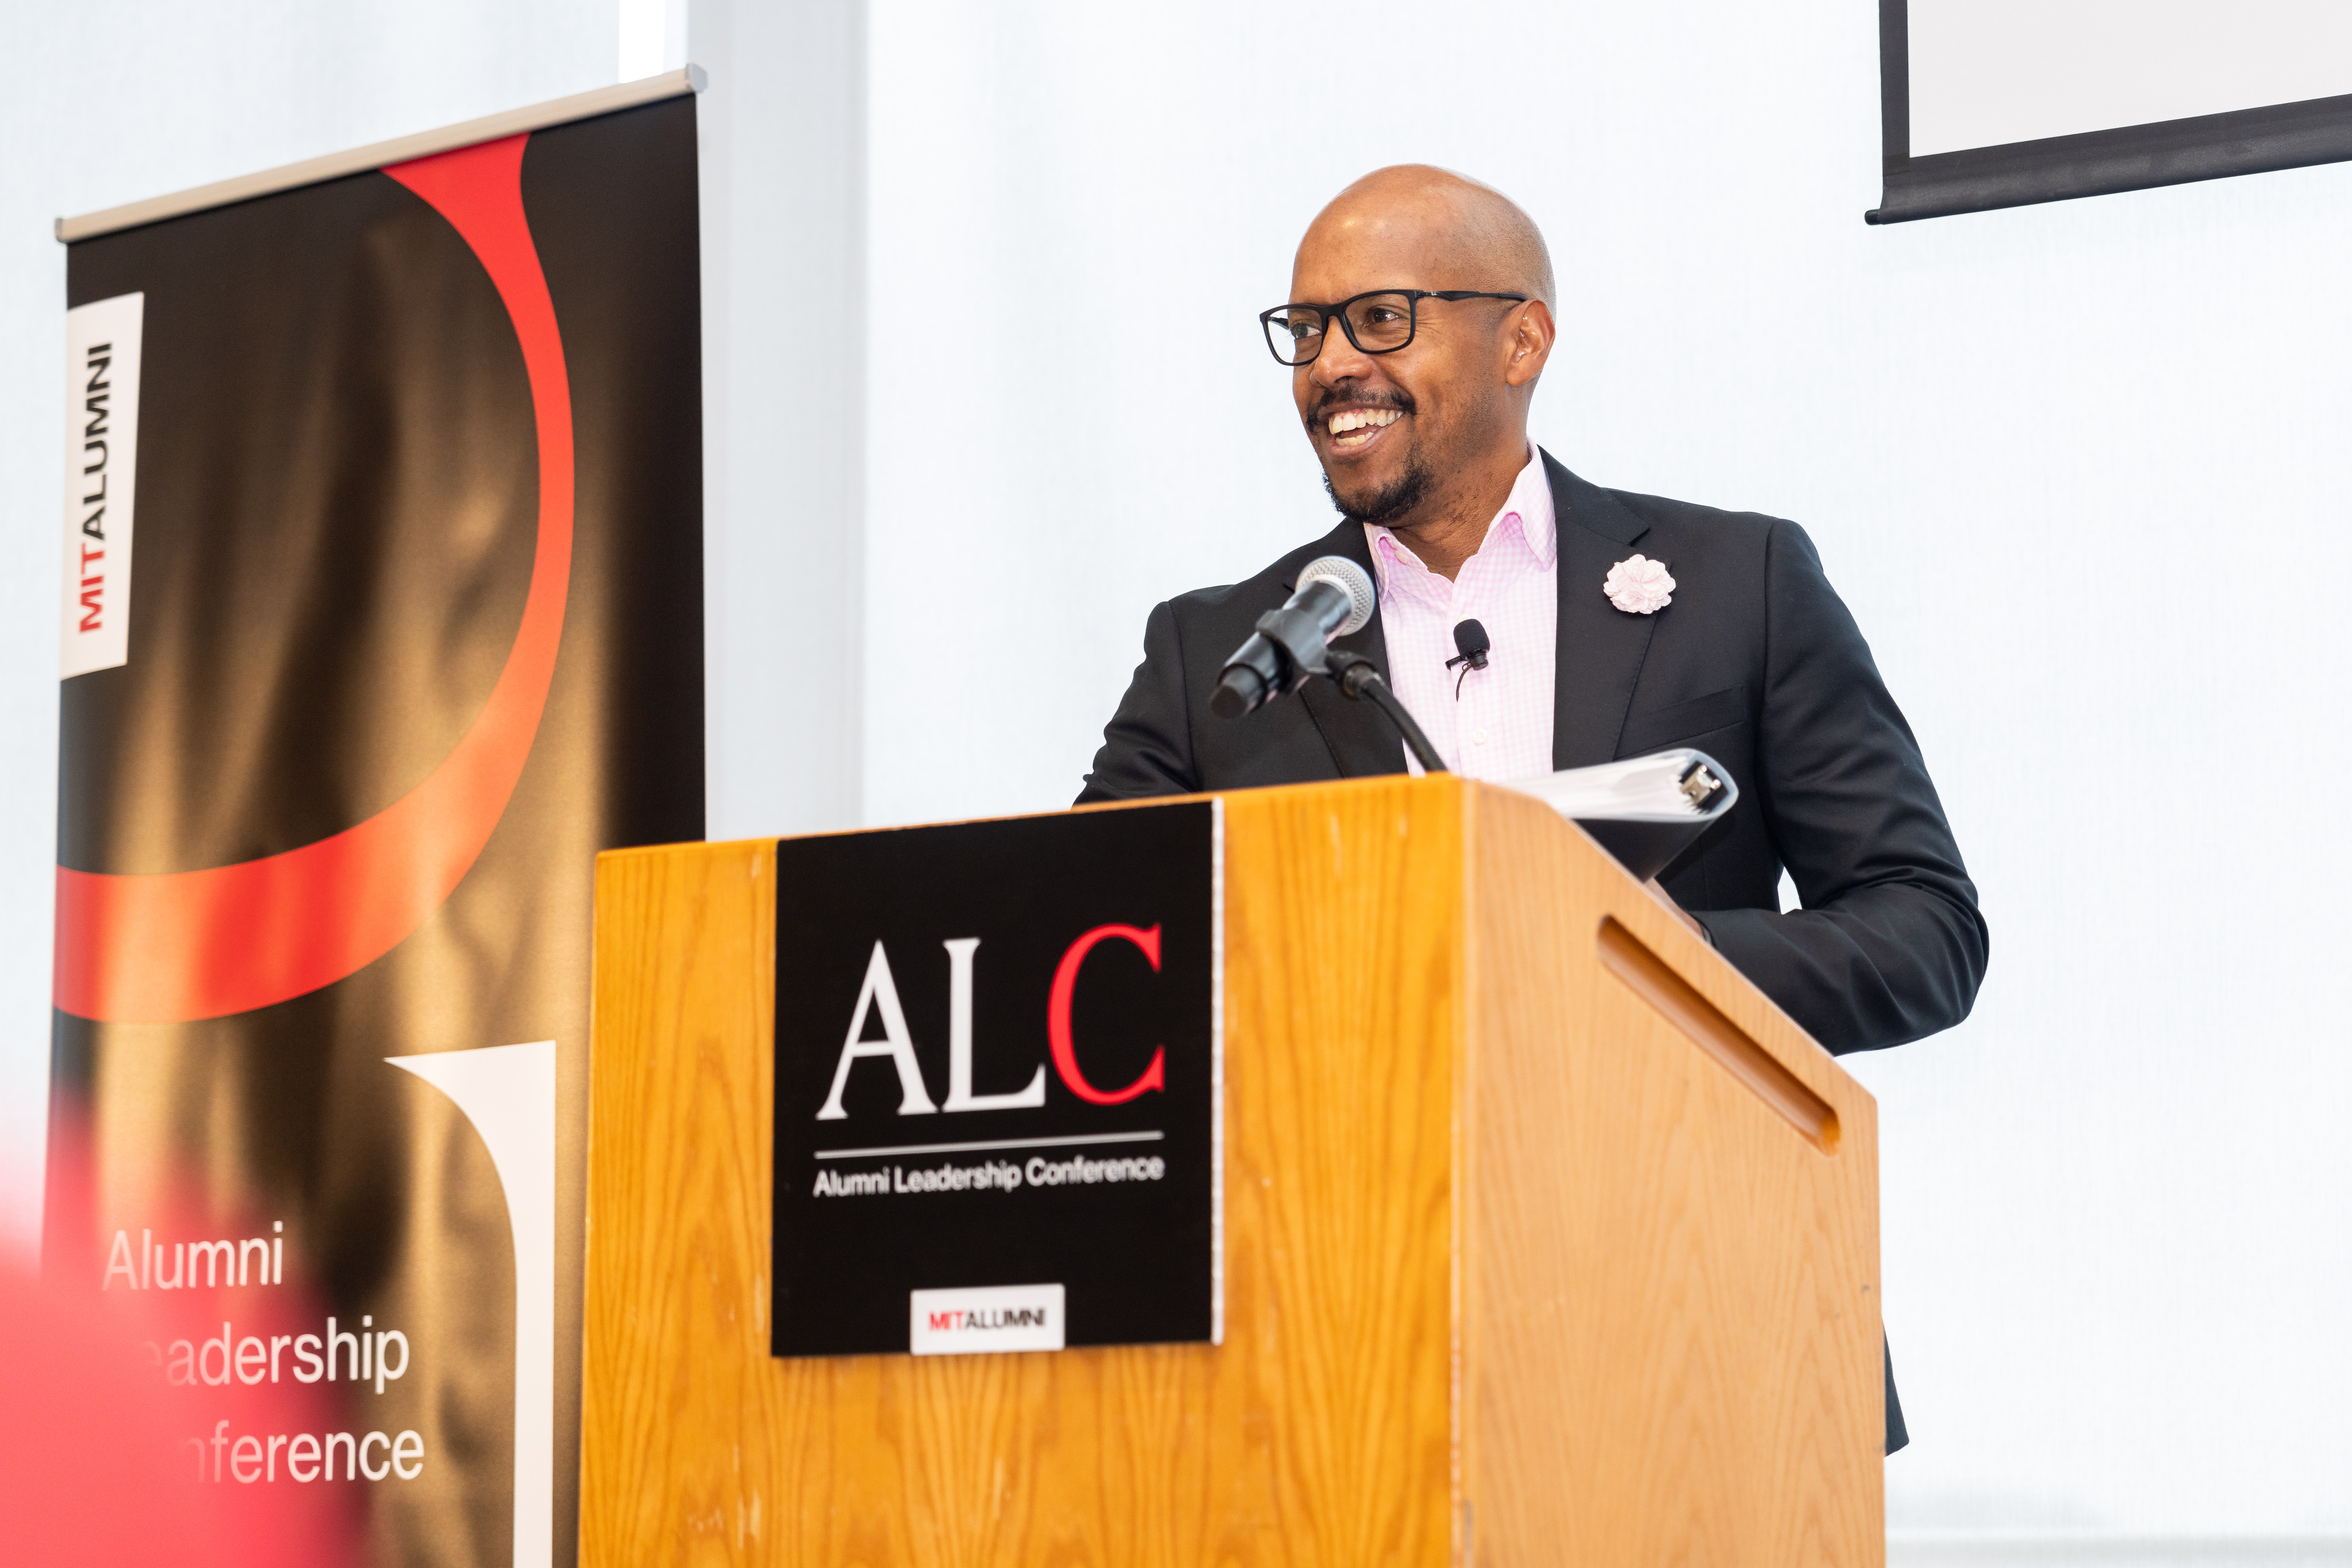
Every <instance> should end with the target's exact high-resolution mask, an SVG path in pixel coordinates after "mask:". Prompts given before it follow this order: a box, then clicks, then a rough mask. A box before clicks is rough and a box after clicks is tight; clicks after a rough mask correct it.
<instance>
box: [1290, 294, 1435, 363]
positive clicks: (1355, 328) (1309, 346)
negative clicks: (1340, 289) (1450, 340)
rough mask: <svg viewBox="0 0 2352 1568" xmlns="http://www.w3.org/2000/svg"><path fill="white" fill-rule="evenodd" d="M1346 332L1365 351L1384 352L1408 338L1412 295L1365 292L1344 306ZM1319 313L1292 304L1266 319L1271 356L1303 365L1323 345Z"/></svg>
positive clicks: (1321, 323)
mask: <svg viewBox="0 0 2352 1568" xmlns="http://www.w3.org/2000/svg"><path fill="white" fill-rule="evenodd" d="M1347 315H1348V321H1347V325H1348V328H1349V332H1348V335H1349V337H1350V338H1351V339H1353V340H1354V342H1355V344H1356V346H1357V347H1358V348H1360V349H1361V350H1363V351H1364V352H1365V353H1372V354H1377V353H1389V352H1390V351H1391V350H1394V349H1401V348H1402V347H1404V345H1405V344H1406V343H1408V342H1412V296H1410V295H1407V294H1367V295H1365V296H1364V297H1363V298H1362V299H1360V300H1349V302H1348V307H1347ZM1325 325H1326V323H1325V321H1324V315H1323V312H1322V311H1320V310H1316V309H1314V308H1313V307H1311V306H1292V307H1290V308H1288V309H1286V310H1277V311H1276V312H1275V313H1274V314H1273V315H1271V316H1269V317H1267V318H1266V322H1265V335H1266V341H1267V342H1270V343H1272V344H1273V345H1274V353H1275V357H1276V358H1277V359H1279V360H1282V361H1284V362H1285V363H1289V364H1305V363H1307V361H1308V360H1311V359H1313V358H1314V357H1315V356H1316V354H1317V353H1319V352H1320V351H1321V349H1322V347H1323V333H1324V331H1325Z"/></svg>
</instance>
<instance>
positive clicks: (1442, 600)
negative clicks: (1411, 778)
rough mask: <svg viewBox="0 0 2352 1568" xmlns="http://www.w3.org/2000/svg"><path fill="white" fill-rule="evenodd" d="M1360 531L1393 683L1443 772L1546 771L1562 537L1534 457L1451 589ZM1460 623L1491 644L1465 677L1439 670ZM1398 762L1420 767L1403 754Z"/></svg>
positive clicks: (1458, 668) (1507, 775) (1513, 774)
mask: <svg viewBox="0 0 2352 1568" xmlns="http://www.w3.org/2000/svg"><path fill="white" fill-rule="evenodd" d="M1529 450H1530V451H1531V452H1532V451H1533V450H1534V449H1533V447H1530V448H1529ZM1364 535H1365V538H1366V540H1367V542H1370V545H1371V550H1372V562H1373V563H1374V565H1375V566H1376V567H1377V568H1378V570H1379V573H1380V588H1381V636H1382V637H1384V638H1385V639H1386V640H1387V643H1388V654H1389V683H1390V685H1391V687H1393V688H1394V689H1395V690H1396V694H1397V696H1398V697H1400V698H1402V700H1403V701H1404V705H1405V707H1407V708H1408V709H1410V710H1412V716H1413V717H1414V718H1415V719H1418V720H1419V721H1421V727H1422V728H1423V730H1425V731H1428V732H1429V740H1430V743H1431V744H1432V745H1433V746H1435V747H1436V748H1437V754H1438V755H1439V756H1441V757H1444V759H1445V765H1446V766H1447V767H1450V768H1452V769H1453V770H1454V772H1455V773H1463V774H1466V775H1467V776H1469V777H1471V778H1474V779H1490V780H1497V781H1500V780H1508V779H1524V778H1533V777H1535V776H1536V775H1538V774H1539V773H1549V772H1551V771H1552V770H1551V716H1552V680H1553V678H1554V675H1555V673H1556V661H1557V660H1558V658H1559V648H1558V639H1557V637H1556V635H1555V633H1556V629H1557V627H1558V626H1559V584H1558V581H1557V574H1558V573H1559V532H1558V523H1557V521H1556V520H1555V519H1554V518H1553V516H1552V510H1551V481H1550V480H1549V479H1547V478H1546V477H1545V475H1544V466H1543V458H1542V455H1541V454H1540V453H1536V454H1535V455H1533V456H1531V457H1529V458H1528V466H1527V467H1526V468H1521V469H1520V470H1519V477H1518V481H1517V483H1516V484H1514V485H1513V486H1512V487H1511V494H1510V497H1509V499H1508V500H1505V501H1504V502H1503V510H1502V511H1501V512H1500V513H1499V514H1497V515H1496V519H1495V521H1493V522H1490V523H1488V524H1487V525H1486V540H1485V542H1482V543H1481V544H1480V545H1479V547H1478V553H1477V554H1475V555H1473V556H1472V557H1470V559H1469V560H1467V561H1465V562H1464V563H1462V571H1461V573H1460V574H1459V575H1457V576H1456V577H1455V578H1454V581H1453V582H1451V583H1449V582H1447V581H1446V580H1445V579H1444V578H1443V577H1441V576H1439V575H1438V574H1436V573H1434V572H1432V571H1431V570H1430V569H1429V568H1428V567H1426V566H1424V565H1423V564H1422V563H1421V561H1420V558H1419V557H1417V556H1415V555H1414V554H1413V552H1412V551H1411V550H1409V549H1407V548H1406V547H1405V545H1404V544H1403V542H1401V541H1400V540H1399V539H1398V538H1397V537H1396V536H1395V535H1394V534H1392V533H1391V532H1390V531H1388V530H1387V529H1385V528H1381V527H1380V526H1378V525H1377V524H1373V523H1366V524H1365V525H1364ZM1465 620H1475V621H1476V622H1478V623H1479V624H1480V625H1482V626H1485V627H1486V636H1487V637H1489V638H1491V639H1492V640H1493V642H1494V650H1493V651H1492V652H1491V653H1489V654H1488V655H1487V656H1486V668H1484V669H1473V670H1469V671H1468V674H1467V676H1466V678H1465V674H1464V671H1465V668H1466V667H1465V666H1462V665H1458V664H1457V665H1455V666H1454V668H1452V669H1448V668H1445V661H1446V660H1447V659H1449V658H1454V651H1455V650H1454V626H1456V625H1457V624H1459V623H1460V622H1463V621H1465ZM1457 684H1458V687H1459V689H1460V693H1461V695H1460V696H1459V698H1458V699H1457V697H1456V696H1455V690H1456V687H1457ZM1405 766H1406V768H1407V769H1408V770H1409V771H1411V772H1412V773H1419V772H1421V771H1422V770H1421V764H1420V763H1416V762H1414V761H1413V760H1412V757H1411V756H1410V755H1407V757H1406V758H1405Z"/></svg>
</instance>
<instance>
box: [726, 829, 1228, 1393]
mask: <svg viewBox="0 0 2352 1568" xmlns="http://www.w3.org/2000/svg"><path fill="white" fill-rule="evenodd" d="M1217 811H1218V807H1217V805H1216V804H1215V803H1213V802H1187V803H1182V804H1178V805H1166V806H1154V807H1145V808H1139V809H1130V810H1121V811H1116V812H1088V813H1072V814H1067V815H1064V816H1047V817H1027V818H1015V819H1013V820H1009V821H1003V822H983V823H971V824H961V825H958V826H950V827H934V828H914V829H908V830H907V831H905V832H901V833H893V834H885V835H859V836H856V837H820V838H802V839H787V840H784V841H782V842H781V843H779V844H778V845H777V847H776V865H777V922H776V1108H775V1117H776V1119H775V1149H776V1171H775V1223H774V1231H773V1246H774V1256H775V1281H776V1285H775V1290H776V1300H775V1312H774V1316H773V1319H772V1322H773V1325H774V1326H773V1333H772V1348H773V1350H774V1351H775V1352H776V1353H777V1354H779V1355H812V1354H815V1355H823V1354H854V1353H864V1352H888V1351H906V1350H908V1349H910V1348H912V1349H915V1350H917V1351H919V1352H928V1351H933V1350H937V1349H940V1348H941V1347H940V1346H939V1345H935V1344H931V1343H929V1342H925V1336H924V1335H923V1334H921V1333H917V1332H915V1331H914V1330H913V1329H910V1326H909V1325H910V1321H914V1322H915V1323H916V1324H917V1326H918V1327H919V1325H920V1323H922V1322H925V1321H928V1320H927V1319H914V1320H910V1316H909V1302H910V1300H914V1299H915V1297H916V1295H917V1293H919V1294H920V1295H921V1297H922V1299H924V1300H937V1299H939V1293H940V1292H942V1291H946V1292H964V1291H971V1290H975V1289H977V1290H983V1291H1003V1290H1013V1289H1017V1290H1024V1291H1033V1292H1042V1291H1048V1290H1051V1291H1053V1292H1056V1293H1055V1295H1054V1298H1053V1299H1054V1300H1055V1301H1056V1302H1061V1303H1064V1306H1063V1307H1061V1308H1057V1309H1056V1310H1055V1313H1054V1322H1055V1343H1056V1344H1060V1343H1067V1344H1073V1345H1076V1344H1114V1343H1129V1342H1158V1341H1170V1340H1205V1339H1213V1338H1215V1337H1216V1336H1217V1331H1218V1326H1219V1322H1218V1320H1219V1311H1218V1306H1219V1304H1218V1303H1217V1301H1216V1300H1214V1281H1215V1279H1216V1278H1217V1270H1216V1268H1215V1247H1216V1241H1217V1225H1216V1212H1217V1200H1218V1194H1217V1190H1216V1185H1217V1150H1216V1125H1217V1115H1216V1084H1217V1082H1218V1079H1219V1073H1218V1064H1217V1060H1216V1051H1217V1037H1218V1030H1217V1018H1216V1005H1217V1002H1216V999H1217V996H1218V994H1219V985H1218V974H1217V962H1218V953H1219V950H1220V944H1219V933H1218V924H1219V921H1220V920H1221V918H1222V911H1221V910H1219V909H1218V907H1217V899H1218V895H1217V889H1218V883H1219V879H1218V876H1217V855H1218V853H1219V835H1218V832H1217V827H1218V817H1217ZM973 931H978V932H981V933H982V934H981V935H971V934H965V933H970V932H973ZM983 948H985V949H986V951H987V953H988V962H987V963H984V964H983V963H981V953H982V949H983ZM894 959H895V961H896V962H895V963H894ZM942 1085H944V1086H945V1091H946V1092H945V1094H944V1096H941V1095H940V1094H939V1092H938V1090H939V1089H940V1086H942ZM1015 1085H1017V1086H1018V1087H1013V1086H1015ZM983 1086H985V1087H983ZM982 1112H985V1113H988V1114H987V1116H986V1119H985V1120H984V1121H972V1122H970V1123H965V1124H961V1126H954V1125H949V1124H944V1123H942V1122H939V1121H933V1122H922V1121H909V1120H908V1119H911V1118H921V1117H934V1116H937V1117H944V1116H950V1115H964V1114H973V1115H977V1114H978V1113H982ZM991 1299H993V1298H991ZM1025 1299H1026V1298H1025V1297H1024V1300H1025ZM1039 1299H1040V1300H1043V1299H1044V1298H1043V1297H1042V1296H1041V1297H1039ZM1065 1322H1066V1327H1065ZM961 1348H967V1349H968V1348H970V1346H969V1345H964V1346H962V1347H961ZM998 1348H1004V1349H1036V1348H1046V1347H1045V1345H1044V1344H1043V1343H1042V1342H1037V1341H1034V1340H1033V1341H1023V1342H1014V1341H1013V1340H1012V1339H1007V1340H1006V1341H1004V1342H1002V1343H1001V1345H999V1346H998Z"/></svg>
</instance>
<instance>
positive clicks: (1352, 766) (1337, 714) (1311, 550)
mask: <svg viewBox="0 0 2352 1568" xmlns="http://www.w3.org/2000/svg"><path fill="white" fill-rule="evenodd" d="M1326 555H1344V556H1346V557H1347V558H1348V559H1349V560H1350V561H1352V562H1354V563H1356V564H1357V565H1359V566H1360V567H1362V568H1363V569H1364V570H1365V571H1367V572H1370V573H1371V574H1372V581H1373V582H1374V583H1378V582H1379V581H1380V580H1381V579H1380V574H1379V573H1378V572H1377V571H1375V570H1374V569H1373V565H1372V551H1371V546H1370V544H1368V543H1366V542H1365V540H1364V531H1363V529H1362V528H1361V527H1360V526H1359V525H1357V524H1355V523H1352V522H1343V523H1341V524H1340V525H1339V527H1337V528H1335V529H1333V530H1332V531H1330V532H1329V533H1328V534H1325V535H1324V536H1323V537H1322V538H1321V539H1319V540H1318V541H1317V542H1315V543H1314V544H1312V545H1310V546H1308V547H1307V549H1306V550H1304V551H1301V552H1297V554H1295V555H1294V556H1292V558H1291V559H1290V560H1288V561H1286V563H1284V566H1283V573H1282V591H1283V594H1284V595H1286V596H1287V595H1289V593H1290V591H1291V590H1292V589H1293V588H1296V587H1297V585H1298V574H1299V573H1300V572H1302V571H1304V570H1305V569H1306V567H1307V563H1308V562H1310V561H1316V560H1320V559H1321V558H1322V557H1324V556H1326ZM1331 646H1332V647H1335V648H1343V649H1345V650H1347V651H1348V652H1349V653H1360V654H1361V655H1363V656H1364V657H1365V658H1369V659H1370V660H1371V661H1372V664H1373V666H1374V668H1378V669H1379V670H1380V672H1381V679H1383V680H1385V679H1388V673H1389V649H1388V639H1387V638H1386V637H1383V636H1381V613H1380V611H1379V610H1377V609H1375V610H1374V611H1373V612H1372V618H1371V620H1370V623H1369V624H1367V625H1366V626H1364V628H1363V629H1362V630H1361V631H1359V632H1357V633H1355V634H1354V635H1353V636H1351V637H1338V638H1335V639H1333V641H1332V644H1331ZM1298 696H1299V700H1301V701H1302V702H1304V703H1305V704H1306V705H1307V716H1308V717H1310V718H1312V719H1313V720H1314V721H1315V728H1316V729H1317V730H1318V731H1321V732H1322V736H1323V743H1324V744H1325V745H1326V746H1328V747H1329V748H1330V749H1331V760H1332V762H1334V763H1337V764H1338V765H1339V776H1340V777H1341V778H1358V777H1362V776H1364V775H1367V774H1372V773H1402V772H1403V771H1404V742H1403V740H1402V738H1401V737H1400V736H1399V735H1398V734H1397V732H1396V731H1394V730H1392V729H1391V728H1390V727H1389V721H1387V720H1386V719H1385V718H1383V717H1381V710H1379V709H1377V708H1375V707H1373V706H1372V705H1371V704H1370V703H1369V702H1350V701H1349V700H1347V699H1346V698H1345V697H1342V696H1341V695H1339V688H1338V687H1337V686H1334V685H1333V684H1332V683H1331V682H1329V681H1328V680H1325V679H1322V678H1321V677H1320V676H1318V677H1317V678H1316V679H1313V680H1310V681H1308V682H1307V685H1306V687H1305V688H1304V689H1301V690H1300V692H1299V693H1298Z"/></svg>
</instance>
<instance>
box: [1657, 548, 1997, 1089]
mask: <svg viewBox="0 0 2352 1568" xmlns="http://www.w3.org/2000/svg"><path fill="white" fill-rule="evenodd" d="M1765 582H1766V595H1767V600H1766V614H1767V617H1768V620H1767V633H1766V639H1765V642H1766V647H1765V670H1764V696H1763V701H1762V706H1761V710H1760V712H1759V722H1758V734H1757V746H1758V754H1757V760H1756V780H1757V785H1758V793H1759V795H1761V796H1762V799H1761V801H1760V802H1759V804H1760V805H1762V807H1763V811H1764V820H1765V823H1766V826H1767V828H1768V830H1769V832H1770V834H1771V836H1772V838H1773V841H1774V844H1775V847H1777V848H1778V849H1779V851H1780V858H1781V861H1782V863H1783V864H1784V865H1786V866H1787V867H1788V868H1789V873H1790V877H1791V878H1792V879H1794V880H1795V882H1796V884H1797V890H1798V893H1799V895H1800V896H1801V899H1802V900H1803V903H1804V908H1803V909H1801V910H1795V911H1792V912H1790V913H1786V914H1777V913H1774V912H1772V911H1770V910H1701V911H1697V912H1696V919H1697V920H1698V921H1700V922H1701V923H1702V924H1704V925H1705V926H1706V929H1707V934H1708V935H1709V936H1711V937H1712V938H1713V939H1714V941H1715V944H1716V946H1717V948H1718V949H1719V950H1721V952H1723V955H1724V956H1725V957H1726V958H1728V959H1729V960H1730V961H1731V962H1732V963H1734V964H1735V965H1736V966H1738V969H1739V971H1740V972H1741V973H1744V974H1746V975H1747V976H1748V978H1749V979H1750V980H1752V981H1754V982H1755V983H1756V984H1757V985H1758V986H1759V988H1760V989H1762V991H1763V992H1764V994H1766V995H1768V996H1769V997H1771V998H1772V1000H1773V1001H1775V1002H1777V1003H1779V1004H1780V1006H1781V1007H1782V1008H1784V1009H1785V1010H1786V1011H1787V1012H1788V1013H1789V1015H1790V1016H1791V1017H1793V1018H1795V1019H1796V1021H1797V1022H1798V1023H1800V1024H1801V1025H1803V1026H1804V1027H1805V1028H1806V1029H1807V1030H1808V1031H1809V1032H1810V1033H1811V1035H1812V1037H1814V1038H1815V1039H1817V1040H1819V1041H1821V1043H1822V1045H1824V1046H1826V1047H1829V1048H1830V1049H1831V1050H1832V1051H1836V1052H1839V1053H1844V1052H1847V1051H1861V1050H1875V1049H1878V1048H1881V1047H1886V1046H1896V1045H1901V1044H1903V1043H1904V1042H1905V1041H1906V1040H1916V1039H1918V1038H1919V1037H1922V1036H1925V1035H1931V1034H1934V1033H1935V1032H1936V1031H1937V1030H1938V1029H1948V1028H1949V1027H1951V1026H1953V1025H1955V1024H1957V1023H1958V1022H1959V1021H1960V1020H1961V1019H1963V1018H1965V1017H1967V1016H1968V1015H1969V1008H1970V1007H1971V1006H1972V1005H1974V1004H1975V1001H1976V994H1977V987H1978V985H1979V984H1980V983H1981V982H1982V980H1983V978H1984V971H1985V962H1986V957H1987V953H1988V951H1989V948H1988V933H1987V930H1986V926H1985V921H1984V917H1983V916H1982V915H1981V914H1980V913H1979V912H1978V910H1977V895H1976V888H1975V887H1974V885H1973V884H1971V883H1970V882H1969V877H1968V872H1967V870H1966V868H1964V867H1963V866H1962V865H1961V864H1960V851H1959V846H1958V844H1956V843H1955V842H1954V841H1953V839H1952V830H1951V827H1950V826H1949V825H1948V823H1947V822H1946V821H1945V819H1944V808H1943V805H1942V803H1941V802H1940V801H1938V800H1937V796H1936V786H1935V784H1933V783H1931V782H1930V781H1929V779H1928V777H1927V763H1926V761H1925V759H1923V758H1922V757H1921V756H1920V754H1919V746H1918V742H1916V741H1915V740H1914V739H1913V738H1912V734H1911V727H1910V726H1909V725H1908V724H1907V723H1906V722H1905V721H1904V718H1903V714H1902V712H1901V710H1898V709H1897V708H1896V707H1895V700H1894V698H1893V697H1892V696H1890V695H1889V694H1888V693H1887V689H1886V684H1885V681H1884V680H1882V679H1880V678H1879V674H1878V667H1877V665H1876V664H1875V663H1874V661H1873V660H1872V658H1871V657H1870V648H1869V647H1868V645H1867V644H1865V643H1864V641H1863V637H1862V631H1861V628H1860V627H1858V626H1855V624H1854V620H1853V615H1852V614H1851V613H1850V612H1849V611H1848V610H1847V609H1846V607H1845V605H1844V602H1843V600H1841V599H1840V598H1839V597H1838V596H1837V593H1836V591H1835V590H1834V589H1832V587H1831V586H1830V584H1829V580H1828V578H1827V577H1825V576H1823V575H1822V563H1821V557H1820V556H1819V555H1818V554H1817V553H1816V552H1814V549H1813V543H1812V541H1811V540H1810V539H1808V538H1807V537H1806V536H1805V532H1804V530H1802V529H1801V528H1799V527H1798V526H1797V525H1796V524H1794V523H1791V522H1778V523H1775V524H1774V525H1773V529H1772V533H1771V535H1770V537H1769V540H1768V541H1767V544H1766V556H1765Z"/></svg>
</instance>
